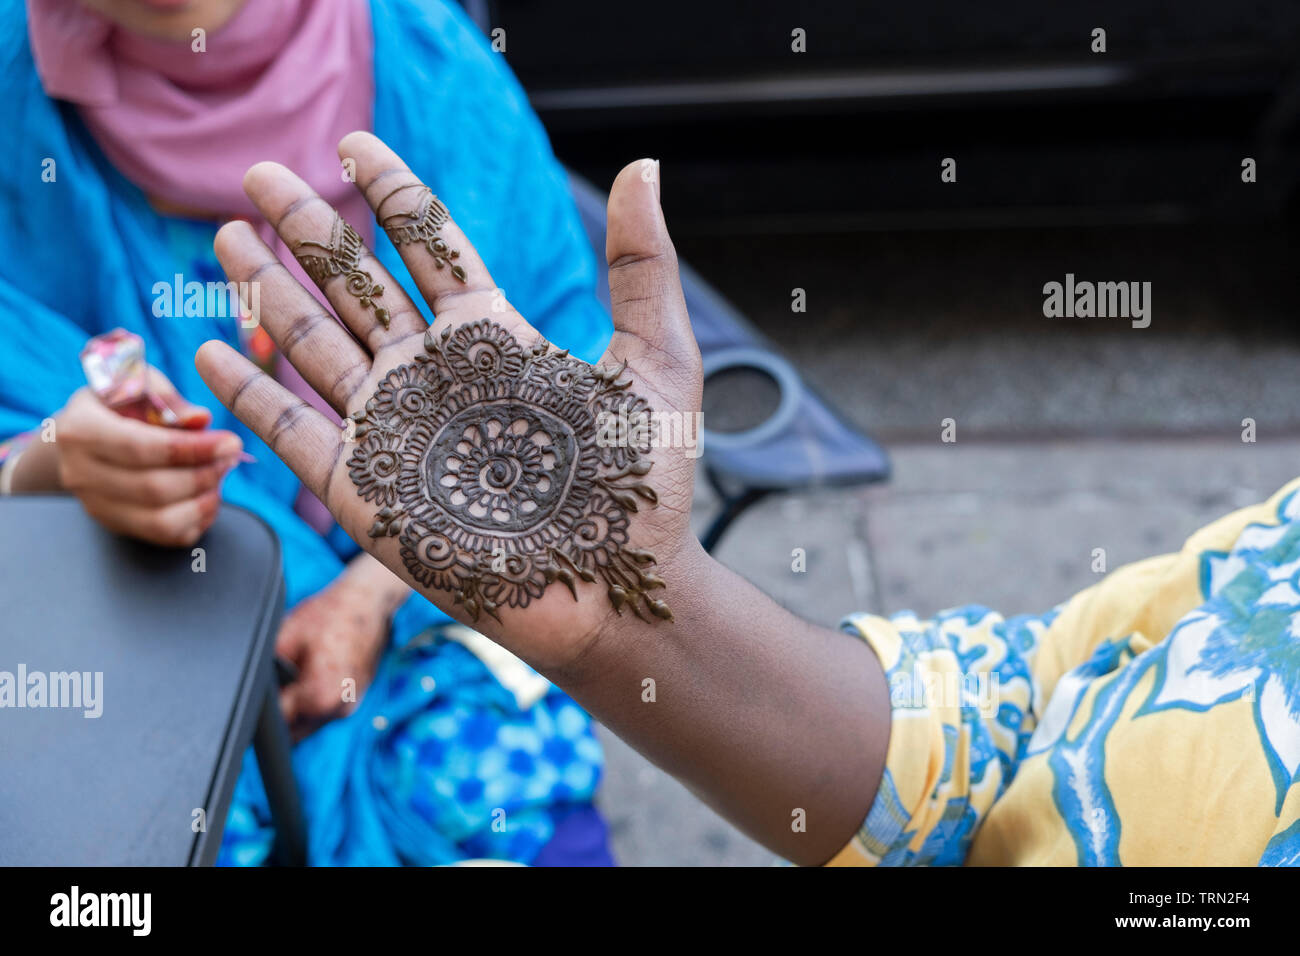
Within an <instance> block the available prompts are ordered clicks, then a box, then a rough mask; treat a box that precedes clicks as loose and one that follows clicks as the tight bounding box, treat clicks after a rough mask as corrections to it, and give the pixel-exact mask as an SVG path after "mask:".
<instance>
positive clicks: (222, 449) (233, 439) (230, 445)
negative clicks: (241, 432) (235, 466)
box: [212, 435, 244, 458]
mask: <svg viewBox="0 0 1300 956" xmlns="http://www.w3.org/2000/svg"><path fill="white" fill-rule="evenodd" d="M243 448H244V443H243V442H242V441H240V440H239V436H238V435H226V436H224V437H223V438H222V439H221V440H220V441H218V442H217V445H216V447H215V448H213V449H212V455H213V457H214V458H233V457H236V456H237V455H238V454H239V453H240V452H241V451H242V450H243Z"/></svg>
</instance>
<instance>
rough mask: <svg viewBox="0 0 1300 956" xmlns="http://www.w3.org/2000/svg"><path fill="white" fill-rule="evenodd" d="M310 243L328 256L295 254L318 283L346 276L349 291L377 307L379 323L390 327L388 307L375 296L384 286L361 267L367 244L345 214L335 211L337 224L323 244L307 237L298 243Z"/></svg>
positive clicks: (364, 303) (368, 306)
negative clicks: (346, 219)
mask: <svg viewBox="0 0 1300 956" xmlns="http://www.w3.org/2000/svg"><path fill="white" fill-rule="evenodd" d="M308 246H312V247H315V248H317V249H322V250H324V252H325V253H326V255H323V256H319V255H315V254H312V253H305V252H301V251H298V252H295V253H294V255H295V256H296V257H297V259H298V262H300V263H301V264H302V268H303V271H304V272H306V273H307V275H309V276H311V277H312V279H313V280H314V281H315V282H316V284H317V285H324V284H325V280H327V279H329V278H331V277H332V276H339V275H341V276H344V277H345V278H346V280H347V284H348V291H349V292H351V293H352V294H353V295H354V296H356V297H357V298H358V299H359V300H360V301H361V307H362V308H363V309H374V310H375V318H377V319H378V320H379V324H380V325H382V326H383V327H384V328H388V323H389V321H390V319H389V315H388V310H387V309H385V308H384V307H383V306H381V305H379V304H378V303H376V302H375V299H377V298H379V297H380V296H381V295H383V294H384V287H383V286H382V285H380V284H379V283H378V282H376V281H375V280H374V277H373V276H371V274H370V273H369V272H366V271H365V270H364V269H362V268H361V257H362V256H364V255H365V253H366V246H365V243H363V242H362V241H361V237H360V236H359V235H357V231H356V230H355V229H353V228H352V227H351V226H349V225H348V224H347V223H346V222H344V221H343V217H342V216H340V215H338V214H337V213H335V215H334V227H333V229H331V230H330V241H329V242H328V243H324V242H317V241H316V240H315V239H304V240H302V241H301V242H299V243H298V249H299V250H302V249H303V248H305V247H308Z"/></svg>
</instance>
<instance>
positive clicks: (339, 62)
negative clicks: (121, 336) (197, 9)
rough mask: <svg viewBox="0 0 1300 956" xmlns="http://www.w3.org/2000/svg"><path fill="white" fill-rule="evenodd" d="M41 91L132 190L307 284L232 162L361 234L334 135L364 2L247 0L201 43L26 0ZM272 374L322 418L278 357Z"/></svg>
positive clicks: (359, 103) (352, 117)
mask: <svg viewBox="0 0 1300 956" xmlns="http://www.w3.org/2000/svg"><path fill="white" fill-rule="evenodd" d="M27 21H28V31H29V33H30V36H31V42H32V53H33V55H34V57H35V59H36V69H37V72H38V73H39V74H40V78H41V84H42V86H43V87H44V89H45V92H46V93H47V94H48V95H49V96H51V97H53V98H55V99H60V100H67V101H69V102H71V103H74V104H76V106H77V108H78V110H79V112H80V114H81V117H82V119H84V120H85V122H86V125H87V127H89V129H90V132H91V134H92V135H93V136H94V137H95V141H96V142H97V143H98V144H99V146H100V148H101V149H103V151H104V153H105V155H106V156H107V157H108V158H109V160H110V161H111V162H112V163H113V165H114V166H116V167H117V169H118V170H120V171H121V172H122V173H123V175H125V176H126V177H127V179H129V180H131V181H132V182H133V183H135V184H136V185H137V186H139V187H140V188H141V189H143V190H144V191H145V193H146V194H147V195H148V196H150V197H152V198H154V199H159V200H165V201H166V202H168V203H171V204H172V205H174V206H179V207H181V208H183V209H193V210H203V211H205V212H208V213H210V214H211V215H213V216H214V217H217V218H221V219H231V218H246V219H250V220H252V221H253V222H255V223H257V224H258V231H259V232H260V233H261V235H262V238H263V239H264V240H265V241H266V242H267V244H268V245H270V246H271V248H272V249H274V250H276V254H277V255H278V256H279V258H280V260H281V261H282V262H284V263H285V264H286V265H288V267H289V269H290V271H291V272H293V273H294V274H295V276H297V278H298V280H299V281H300V282H301V283H302V284H303V285H304V286H305V287H306V288H308V289H310V288H312V282H311V280H309V279H308V278H307V277H306V275H304V274H303V272H302V270H301V268H300V267H299V265H298V263H297V261H296V260H295V259H294V258H293V256H292V255H291V254H290V253H289V252H288V250H286V249H285V247H284V244H283V243H282V242H281V241H280V239H279V237H278V236H276V235H275V233H274V231H273V230H272V229H271V227H270V226H269V225H267V224H266V223H265V222H263V221H262V220H261V218H260V216H259V215H258V214H257V211H256V209H255V208H254V207H253V204H252V203H251V202H250V201H249V199H248V197H247V196H245V195H244V190H243V186H242V182H243V178H244V172H245V170H247V169H248V167H249V166H252V165H253V164H254V163H257V162H259V161H261V160H264V159H273V160H276V161H277V162H280V163H283V164H284V165H286V166H288V167H289V168H290V169H292V170H294V171H295V172H296V173H298V175H300V176H301V177H302V178H303V179H305V180H306V181H307V183H308V184H309V185H311V187H312V188H313V189H315V190H316V192H318V193H319V194H320V195H321V196H323V197H324V198H325V199H327V200H328V201H329V202H330V203H331V204H332V205H333V206H334V207H335V208H336V209H338V210H339V212H341V213H342V214H343V216H344V218H345V219H347V220H348V221H349V222H350V223H351V224H352V225H353V226H354V227H355V228H356V229H357V231H358V232H359V233H361V235H362V237H363V238H365V239H366V241H367V242H369V241H370V240H371V238H372V236H373V232H374V230H373V227H372V226H371V219H370V208H369V206H367V204H366V202H365V199H364V198H362V196H361V193H360V192H359V191H358V190H357V189H356V187H355V186H353V185H352V184H351V183H350V182H348V181H347V180H345V179H344V177H343V175H342V173H343V167H342V165H341V164H340V162H339V158H338V150H337V146H338V141H339V140H340V139H342V138H343V136H344V135H345V134H346V133H350V132H351V131H352V130H355V129H370V126H371V118H372V115H371V109H372V104H373V102H374V79H373V74H372V65H373V59H374V35H373V33H372V31H371V25H370V7H369V4H368V3H366V2H365V0H275V2H267V0H260V2H258V3H253V2H252V0H247V2H245V4H244V5H243V6H242V7H241V8H240V9H239V11H238V12H237V13H236V14H235V15H234V16H233V17H232V18H231V19H230V21H229V22H227V23H226V24H225V25H224V26H223V27H221V28H220V29H219V30H215V31H213V32H212V33H211V34H210V35H209V36H207V37H206V50H205V52H196V51H195V50H194V49H193V47H192V41H190V40H185V41H166V40H155V39H151V38H149V37H143V36H140V35H138V34H134V33H129V32H127V31H126V30H123V29H121V28H120V27H117V26H115V25H114V24H112V23H111V22H109V21H108V20H106V19H104V18H103V17H102V16H100V15H99V14H97V13H94V12H93V11H90V10H87V9H86V8H85V7H83V6H81V5H80V4H79V3H76V2H73V0H27ZM276 377H277V378H279V379H280V381H281V382H283V383H284V384H285V385H286V386H287V387H289V388H290V389H292V390H293V391H294V392H295V393H296V394H298V395H299V396H301V397H302V398H303V399H305V400H306V401H308V402H310V403H311V404H312V405H314V406H316V407H317V408H318V409H320V410H321V411H322V412H324V413H325V414H326V415H332V414H333V412H332V411H331V410H330V408H329V406H328V404H327V403H326V402H325V401H324V400H323V399H321V398H320V397H319V396H318V395H317V394H316V393H315V392H314V391H313V390H312V389H311V387H310V386H308V385H307V383H306V382H304V381H303V380H302V376H300V375H299V374H298V372H297V370H296V369H294V368H293V366H291V365H289V363H288V362H286V361H284V360H283V358H282V357H281V358H280V359H279V361H278V362H277V368H276ZM298 512H299V514H301V515H302V516H303V517H304V518H305V519H306V520H307V521H308V523H309V524H311V525H312V526H313V527H315V528H316V529H317V530H318V531H321V532H322V533H323V532H324V531H325V530H327V529H328V528H329V527H330V525H331V519H330V516H329V512H328V511H327V510H326V509H325V507H324V505H322V504H321V503H320V502H319V501H317V500H316V499H315V498H314V497H313V496H312V495H311V494H310V492H308V491H307V490H306V489H305V488H304V489H302V495H301V496H300V499H299V502H298Z"/></svg>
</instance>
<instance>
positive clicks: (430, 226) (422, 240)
mask: <svg viewBox="0 0 1300 956" xmlns="http://www.w3.org/2000/svg"><path fill="white" fill-rule="evenodd" d="M411 189H414V190H417V191H418V194H419V197H420V198H419V200H417V202H416V204H415V208H414V209H412V210H411V211H409V212H395V213H391V214H389V215H386V216H384V217H383V219H381V220H380V223H379V224H380V225H381V226H383V229H384V232H386V233H387V234H388V238H389V239H390V240H392V243H393V245H395V246H400V245H401V244H402V243H404V242H410V243H417V244H419V245H422V246H424V248H425V249H427V250H428V251H429V255H431V256H433V261H434V264H435V265H437V267H438V268H439V269H450V270H451V274H452V275H453V276H455V277H456V278H457V279H459V280H460V281H461V282H464V281H466V276H465V270H464V269H463V268H462V267H461V266H459V265H457V264H456V260H457V259H459V258H460V250H458V249H453V248H452V247H451V246H449V245H448V244H447V240H445V239H443V238H442V236H441V235H440V234H439V230H440V229H442V227H443V226H444V225H445V224H446V223H447V221H448V220H449V219H451V214H450V213H449V212H447V207H446V206H444V205H443V204H442V203H441V202H440V201H439V200H438V197H437V196H435V195H434V194H433V190H431V189H430V188H429V187H428V186H425V185H422V184H421V183H407V184H406V185H405V186H398V187H397V188H396V189H394V190H393V191H392V192H390V193H389V194H388V195H387V196H385V197H384V198H383V199H381V200H380V201H379V206H378V208H379V209H383V208H384V204H385V203H387V202H388V200H390V199H392V198H393V197H394V196H395V195H397V194H398V193H401V192H404V191H406V190H411Z"/></svg>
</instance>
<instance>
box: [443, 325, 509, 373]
mask: <svg viewBox="0 0 1300 956" xmlns="http://www.w3.org/2000/svg"><path fill="white" fill-rule="evenodd" d="M446 355H447V364H448V365H450V366H451V370H452V371H453V372H454V373H455V375H456V378H457V379H458V380H459V381H462V382H472V381H474V380H475V379H479V378H485V379H495V378H502V377H505V378H512V377H514V376H516V375H518V374H519V372H520V370H521V369H522V368H523V364H524V353H523V349H521V348H520V347H519V343H518V342H516V341H515V339H514V336H512V335H511V334H510V333H509V332H507V331H506V330H505V329H504V328H502V327H501V326H499V325H497V324H496V323H495V322H491V321H489V320H488V319H480V320H479V321H477V322H475V323H473V324H471V325H462V326H461V327H460V328H459V329H457V330H456V331H455V333H453V334H452V335H451V337H450V340H449V341H448V342H447V343H446Z"/></svg>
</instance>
